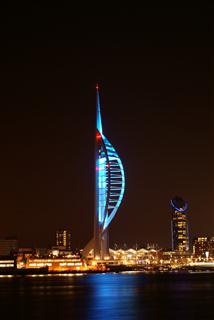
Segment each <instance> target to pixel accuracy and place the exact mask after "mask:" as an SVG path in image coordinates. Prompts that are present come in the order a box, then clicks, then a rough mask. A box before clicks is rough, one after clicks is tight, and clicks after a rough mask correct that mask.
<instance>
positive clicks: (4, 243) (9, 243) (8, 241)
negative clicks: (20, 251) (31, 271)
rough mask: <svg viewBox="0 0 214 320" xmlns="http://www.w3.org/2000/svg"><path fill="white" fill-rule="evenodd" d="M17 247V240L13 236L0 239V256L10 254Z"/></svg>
mask: <svg viewBox="0 0 214 320" xmlns="http://www.w3.org/2000/svg"><path fill="white" fill-rule="evenodd" d="M17 248H18V240H17V239H16V238H13V237H7V238H3V239H0V256H10V255H11V254H12V253H13V251H15V250H16V249H17Z"/></svg>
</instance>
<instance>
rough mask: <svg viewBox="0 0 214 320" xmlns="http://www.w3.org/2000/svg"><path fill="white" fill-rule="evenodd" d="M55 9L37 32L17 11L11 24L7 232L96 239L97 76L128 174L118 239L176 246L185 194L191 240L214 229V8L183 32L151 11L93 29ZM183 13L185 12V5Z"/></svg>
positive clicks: (5, 53) (5, 140) (4, 100)
mask: <svg viewBox="0 0 214 320" xmlns="http://www.w3.org/2000/svg"><path fill="white" fill-rule="evenodd" d="M52 10H53V11H52V12H53V13H54V14H55V15H56V17H57V19H53V21H52V20H51V22H52V23H53V24H54V26H55V28H53V29H51V30H50V29H49V27H48V25H47V23H46V16H45V15H44V17H43V18H41V20H40V26H38V28H37V29H36V30H35V29H34V28H33V27H32V25H31V24H30V22H29V21H28V22H29V24H28V26H29V28H27V29H26V28H25V23H24V20H21V24H20V25H18V26H17V27H16V20H15V19H13V18H14V16H13V13H9V16H10V17H11V19H9V20H8V21H13V23H12V24H9V22H5V30H6V31H5V37H3V38H2V39H3V40H2V41H3V43H4V44H5V45H4V49H3V50H2V51H1V58H2V59H1V68H2V74H3V81H2V82H3V83H2V94H1V97H0V103H1V106H2V109H1V113H0V130H1V136H0V145H1V159H0V168H1V171H0V174H1V183H0V187H1V204H0V210H1V212H2V214H1V218H2V219H1V225H0V236H8V235H14V234H16V235H17V237H18V238H19V239H20V243H21V244H23V245H24V244H25V245H35V246H47V245H49V244H51V243H54V235H55V230H57V229H63V228H65V229H69V230H71V232H72V241H73V244H74V246H78V247H84V245H85V244H86V242H87V240H88V239H90V235H91V234H92V231H93V201H94V196H93V192H94V176H93V175H92V173H91V172H93V163H94V162H93V161H94V159H93V156H94V154H93V150H94V140H93V137H94V126H95V108H94V105H95V99H96V97H95V94H94V87H95V85H96V83H97V82H99V83H100V87H101V92H102V97H101V99H102V106H103V107H102V114H103V122H104V126H105V130H106V132H108V133H109V140H110V141H112V143H113V145H114V146H115V148H116V150H117V149H118V148H119V150H120V152H119V154H120V156H121V158H122V159H123V162H124V167H125V170H126V183H127V191H126V197H125V199H124V203H123V204H122V205H121V208H120V214H119V215H118V216H116V218H115V220H114V221H113V222H112V224H111V246H112V245H113V244H114V243H115V242H117V243H122V242H126V243H127V244H128V245H131V244H133V243H136V242H138V243H139V244H140V243H146V242H150V243H158V244H159V245H160V246H162V247H170V246H171V228H170V220H171V210H170V204H169V201H170V199H172V198H173V197H174V196H176V195H178V196H181V197H183V198H184V199H186V200H187V201H188V203H189V211H188V221H189V225H190V238H194V237H196V236H198V235H200V234H207V235H210V236H211V235H212V234H213V230H214V220H213V216H214V214H213V211H214V203H213V192H214V191H213V179H214V178H213V110H212V105H213V93H212V65H213V62H212V51H211V49H210V39H211V34H210V31H209V19H207V16H206V15H205V14H204V13H203V12H199V11H197V12H195V15H194V17H192V16H191V18H190V15H189V14H188V12H186V13H185V14H184V13H183V16H182V17H183V19H182V21H183V25H182V26H179V28H178V26H176V24H174V25H173V26H174V33H173V37H172V34H171V33H170V31H169V30H168V29H166V26H165V25H161V27H160V26H159V21H160V20H161V21H163V20H164V19H162V16H161V18H160V17H159V13H158V12H153V11H152V12H151V11H149V10H148V9H147V11H145V12H146V13H144V15H145V17H144V18H145V19H144V22H142V23H139V22H138V21H134V19H133V23H132V24H131V25H130V26H128V27H127V28H125V29H124V30H123V29H122V28H119V29H117V31H116V32H115V29H114V27H115V26H117V21H116V19H114V18H113V19H112V20H111V21H112V24H111V26H109V25H108V28H107V27H105V23H104V24H101V23H100V24H99V26H100V29H97V23H95V22H92V24H90V27H88V29H87V30H86V25H87V23H86V22H87V19H86V21H85V24H81V21H82V20H81V19H80V20H78V19H77V20H72V21H71V19H68V22H65V21H64V16H65V12H61V11H60V10H59V12H57V11H56V12H55V11H54V9H52ZM46 14H48V13H46ZM162 14H163V15H164V14H165V13H164V12H163V13H162ZM174 14H175V16H174V18H175V21H176V19H177V20H178V19H179V20H180V12H179V11H178V12H177V13H174ZM151 17H153V20H152V21H154V23H153V26H152V27H151V25H150V24H149V23H150V18H151ZM31 18H32V20H33V19H36V10H35V12H34V13H32V17H31ZM102 18H103V21H104V22H106V23H107V18H105V17H102ZM154 18H155V19H154ZM26 19H29V18H26ZM49 19H51V17H49ZM98 19H101V17H98ZM121 19H122V21H123V22H125V21H126V16H124V18H123V17H122V16H121ZM101 20H102V19H101ZM101 20H100V21H101ZM198 20H200V21H201V20H202V21H204V24H203V26H200V27H199V26H197V23H196V21H198ZM171 22H172V21H171ZM22 23H23V25H22ZM163 23H164V22H163ZM147 25H150V28H149V31H145V28H144V27H145V26H147ZM126 26H127V25H126ZM74 27H75V31H74ZM57 30H59V31H60V36H59V33H58V31H57ZM136 30H137V31H136ZM146 30H148V28H146ZM82 38H84V40H85V42H84V45H82V42H81V41H80V39H82ZM8 39H10V42H7V41H6V40H8ZM47 39H48V40H47ZM6 61H7V62H6ZM86 204H87V205H86ZM32 241H34V243H32Z"/></svg>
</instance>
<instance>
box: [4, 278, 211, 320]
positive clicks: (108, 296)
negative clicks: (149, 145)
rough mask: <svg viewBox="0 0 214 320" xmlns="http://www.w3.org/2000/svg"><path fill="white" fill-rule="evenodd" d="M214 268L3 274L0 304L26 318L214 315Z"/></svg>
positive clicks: (9, 312)
mask: <svg viewBox="0 0 214 320" xmlns="http://www.w3.org/2000/svg"><path fill="white" fill-rule="evenodd" d="M213 299H214V274H209V275H208V274H207V275H206V274H183V275H182V274H139V273H138V274H93V275H78V276H76V275H66V276H56V275H54V276H45V277H38V276H36V277H30V276H27V277H9V278H8V277H6V278H5V277H4V278H0V310H1V318H3V314H4V313H5V316H6V317H7V319H10V318H16V319H22V320H25V319H27V320H29V319H30V320H43V319H46V320H49V319H51V320H61V319H62V320H73V319H74V320H79V319H80V320H98V319H99V320H104V319H105V320H108V319H112V320H114V319H115V320H119V319H122V320H132V319H133V320H134V319H145V320H153V319H155V320H157V319H158V320H159V319H164V320H166V319H170V320H171V319H173V320H176V319H178V320H180V319H182V320H186V319H188V320H190V319H212V320H213V318H214V311H213V310H214V309H213Z"/></svg>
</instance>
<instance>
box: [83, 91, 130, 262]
mask: <svg viewBox="0 0 214 320" xmlns="http://www.w3.org/2000/svg"><path fill="white" fill-rule="evenodd" d="M96 91H97V110H96V137H95V211H94V236H93V238H92V239H91V241H89V243H88V244H87V245H86V247H85V248H84V250H83V256H84V257H87V256H88V254H89V252H90V251H91V250H93V255H94V258H96V259H105V258H106V257H108V256H109V237H108V228H109V225H110V223H111V221H112V220H113V218H114V217H115V214H116V212H117V210H118V208H119V206H120V204H121V201H122V199H123V195H124V191H125V175H124V169H123V165H122V162H121V160H120V157H119V156H118V154H117V152H116V151H115V149H114V147H113V146H112V145H111V143H110V142H109V141H108V140H107V138H106V137H105V135H104V134H103V129H102V120H101V112H100V96H99V87H98V86H97V87H96Z"/></svg>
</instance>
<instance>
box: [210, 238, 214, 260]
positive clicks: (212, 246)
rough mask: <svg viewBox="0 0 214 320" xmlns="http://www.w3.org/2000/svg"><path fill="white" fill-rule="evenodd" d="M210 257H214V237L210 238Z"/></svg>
mask: <svg viewBox="0 0 214 320" xmlns="http://www.w3.org/2000/svg"><path fill="white" fill-rule="evenodd" d="M209 257H211V258H214V237H211V238H210V239H209Z"/></svg>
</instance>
